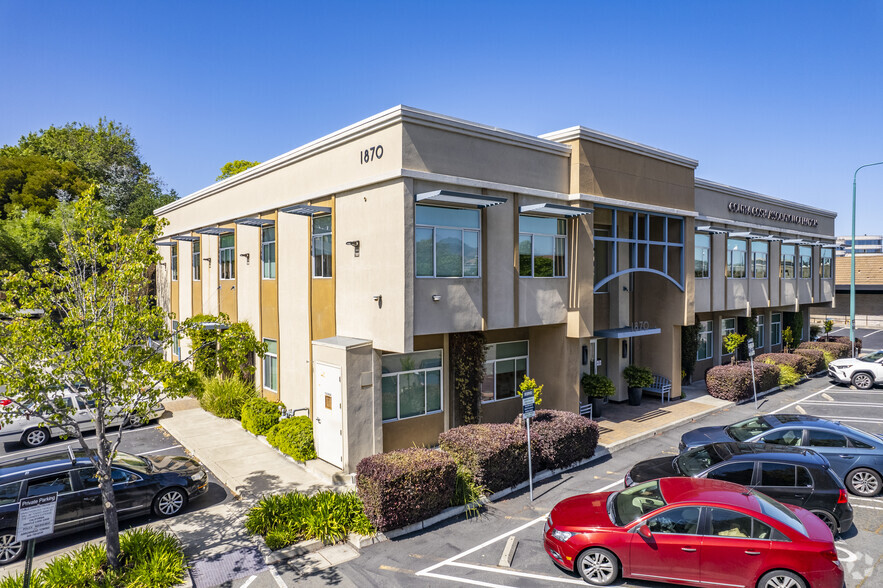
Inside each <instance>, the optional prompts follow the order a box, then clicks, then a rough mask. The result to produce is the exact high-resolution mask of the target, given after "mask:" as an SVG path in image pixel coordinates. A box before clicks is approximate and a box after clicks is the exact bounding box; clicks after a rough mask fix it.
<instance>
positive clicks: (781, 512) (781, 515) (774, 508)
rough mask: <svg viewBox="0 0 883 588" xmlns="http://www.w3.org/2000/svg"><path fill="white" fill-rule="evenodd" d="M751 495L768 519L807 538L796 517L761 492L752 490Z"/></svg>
mask: <svg viewBox="0 0 883 588" xmlns="http://www.w3.org/2000/svg"><path fill="white" fill-rule="evenodd" d="M752 493H753V494H754V495H755V496H756V497H757V500H758V502H759V503H760V512H762V513H763V514H765V515H766V516H768V517H771V518H774V519H776V520H777V521H779V522H780V523H782V524H783V525H788V526H789V527H791V528H792V529H794V530H795V531H797V532H798V533H800V534H801V535H803V536H804V537H808V536H809V535H807V532H806V527H804V526H803V523H802V522H800V519H798V518H797V515H795V514H794V513H793V512H791V511H790V510H788V509H787V508H786V507H784V506H782V505H781V504H779V503H778V502H776V501H775V500H773V499H772V498H770V497H769V496H767V495H766V494H764V493H762V492H758V491H757V490H753V491H752Z"/></svg>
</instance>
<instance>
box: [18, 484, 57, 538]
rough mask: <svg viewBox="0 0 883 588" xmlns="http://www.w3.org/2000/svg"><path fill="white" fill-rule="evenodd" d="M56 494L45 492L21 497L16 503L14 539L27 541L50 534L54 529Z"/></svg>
mask: <svg viewBox="0 0 883 588" xmlns="http://www.w3.org/2000/svg"><path fill="white" fill-rule="evenodd" d="M57 501H58V494H57V493H54V494H46V495H44V496H33V497H31V498H22V499H21V500H20V501H19V503H18V527H17V528H16V530H15V540H16V541H19V542H21V541H28V540H30V539H36V538H37V537H42V536H43V535H51V534H52V532H53V531H54V530H55V505H56V503H57Z"/></svg>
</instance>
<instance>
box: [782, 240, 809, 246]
mask: <svg viewBox="0 0 883 588" xmlns="http://www.w3.org/2000/svg"><path fill="white" fill-rule="evenodd" d="M782 243H784V244H785V245H804V241H803V239H785V240H784V241H782Z"/></svg>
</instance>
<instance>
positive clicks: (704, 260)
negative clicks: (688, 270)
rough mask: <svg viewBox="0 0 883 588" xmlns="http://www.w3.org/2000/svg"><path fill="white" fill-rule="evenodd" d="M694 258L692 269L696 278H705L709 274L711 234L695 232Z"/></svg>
mask: <svg viewBox="0 0 883 588" xmlns="http://www.w3.org/2000/svg"><path fill="white" fill-rule="evenodd" d="M694 243H695V254H694V255H695V258H694V261H693V271H694V272H695V273H696V277H697V278H707V277H708V276H709V270H708V263H709V258H710V256H711V235H706V234H704V233H701V234H700V233H697V234H696V237H695V240H694Z"/></svg>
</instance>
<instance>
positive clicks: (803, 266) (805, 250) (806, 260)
mask: <svg viewBox="0 0 883 588" xmlns="http://www.w3.org/2000/svg"><path fill="white" fill-rule="evenodd" d="M799 251H800V277H801V278H802V279H804V280H806V279H809V278H811V277H812V247H804V246H801V247H800V249H799Z"/></svg>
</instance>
